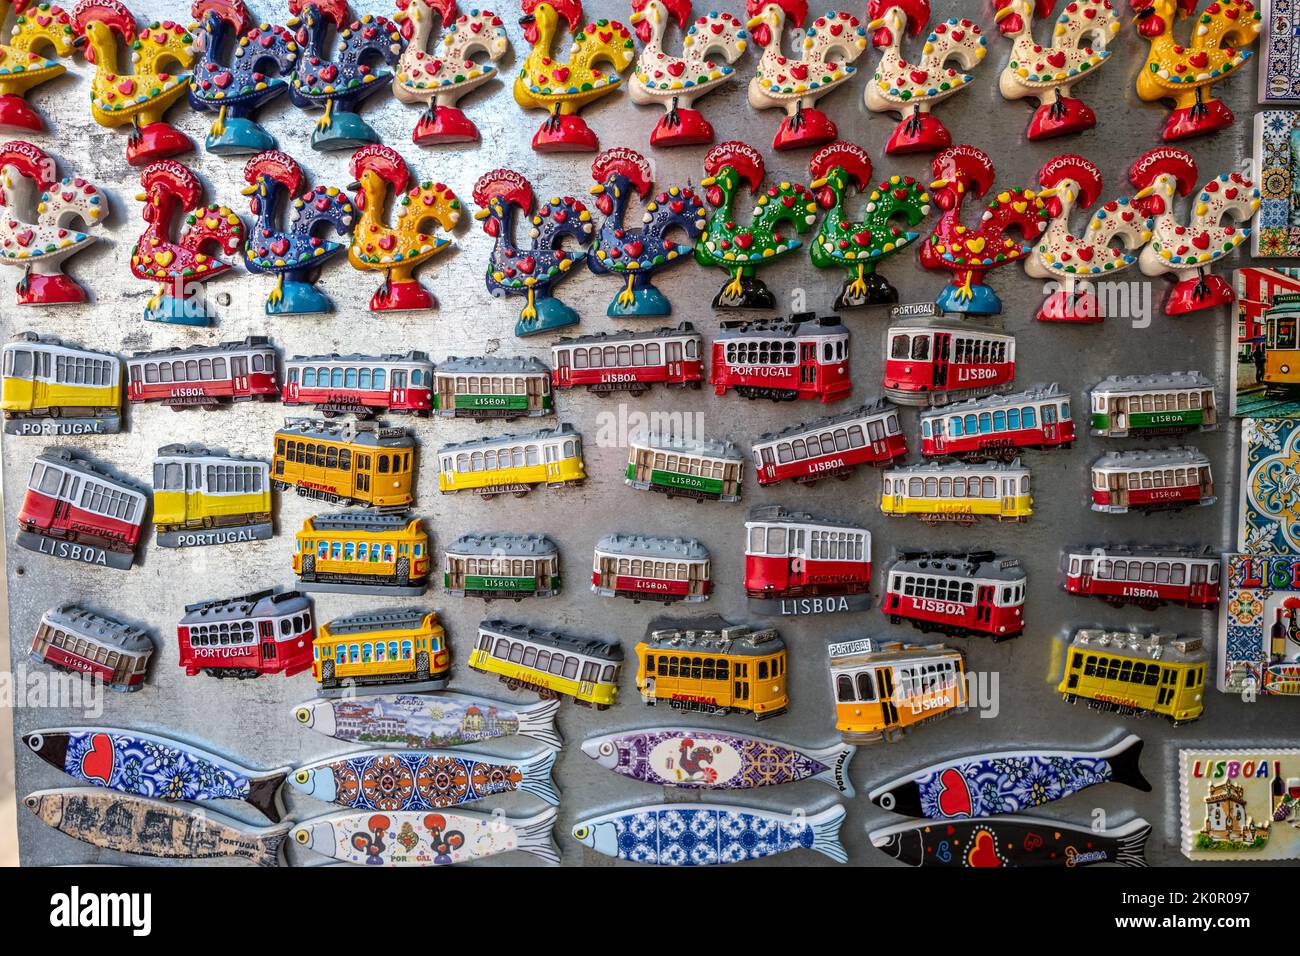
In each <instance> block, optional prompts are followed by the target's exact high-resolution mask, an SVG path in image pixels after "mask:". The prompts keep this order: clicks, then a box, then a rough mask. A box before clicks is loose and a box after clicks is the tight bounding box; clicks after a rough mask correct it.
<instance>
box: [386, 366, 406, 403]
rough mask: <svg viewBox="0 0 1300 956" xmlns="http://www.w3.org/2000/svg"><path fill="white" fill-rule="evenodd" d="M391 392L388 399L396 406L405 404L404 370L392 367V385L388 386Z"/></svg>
mask: <svg viewBox="0 0 1300 956" xmlns="http://www.w3.org/2000/svg"><path fill="white" fill-rule="evenodd" d="M390 388H391V390H392V394H391V396H390V397H389V400H390V401H391V402H392V403H393V404H394V405H397V406H401V405H405V404H406V370H405V369H398V368H395V369H393V378H392V385H391V386H390Z"/></svg>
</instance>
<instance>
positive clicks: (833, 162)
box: [808, 140, 871, 189]
mask: <svg viewBox="0 0 1300 956" xmlns="http://www.w3.org/2000/svg"><path fill="white" fill-rule="evenodd" d="M836 166H838V167H840V168H841V169H843V170H844V171H845V172H846V173H848V174H849V175H850V176H852V177H853V181H854V182H855V183H857V186H858V189H864V188H866V185H867V183H868V182H870V180H871V157H870V156H868V155H867V151H866V150H865V149H863V148H862V147H861V146H858V145H856V144H854V143H846V142H844V141H843V140H837V141H836V142H834V143H831V144H829V145H827V146H823V147H822V148H821V149H819V150H817V152H815V153H813V158H812V159H811V160H809V161H808V175H809V176H811V177H812V178H813V179H821V178H822V177H824V176H825V175H826V174H827V173H829V172H830V171H831V170H832V169H834V168H835V167H836Z"/></svg>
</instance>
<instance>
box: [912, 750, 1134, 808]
mask: <svg viewBox="0 0 1300 956" xmlns="http://www.w3.org/2000/svg"><path fill="white" fill-rule="evenodd" d="M1112 777H1113V769H1112V767H1111V765H1110V762H1109V761H1108V760H1107V759H1106V758H1104V757H1084V756H1063V755H1048V754H1043V755H1033V754H1024V755H1019V754H1005V755H1002V756H998V757H993V758H990V759H988V760H970V761H967V762H965V763H957V764H953V765H951V766H948V767H944V768H942V769H941V770H936V771H934V772H933V773H927V774H922V775H921V776H919V777H917V778H916V784H917V787H918V789H919V791H920V798H921V812H922V815H924V816H925V817H928V818H929V819H932V820H944V819H956V818H961V817H987V816H993V815H994V814H999V813H1018V812H1019V811H1021V810H1027V809H1029V808H1031V807H1039V806H1042V805H1043V804H1045V803H1051V802H1052V801H1053V800H1060V799H1061V798H1062V797H1068V796H1069V795H1070V794H1072V793H1078V792H1079V791H1080V790H1083V789H1085V788H1086V787H1091V786H1094V785H1096V784H1099V783H1105V782H1107V781H1108V780H1110V779H1112Z"/></svg>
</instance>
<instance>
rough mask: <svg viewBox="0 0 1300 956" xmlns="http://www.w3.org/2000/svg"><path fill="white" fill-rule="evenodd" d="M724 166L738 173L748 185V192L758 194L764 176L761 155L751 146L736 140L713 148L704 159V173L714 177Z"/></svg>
mask: <svg viewBox="0 0 1300 956" xmlns="http://www.w3.org/2000/svg"><path fill="white" fill-rule="evenodd" d="M724 166H730V167H731V168H732V169H734V170H735V171H736V172H738V173H739V174H740V175H741V176H742V177H743V178H744V180H745V182H747V183H748V184H749V191H750V192H758V186H759V184H760V183H761V182H762V181H763V174H764V168H763V154H762V153H760V152H759V151H758V150H756V149H755V148H754V147H753V146H750V145H749V144H748V143H742V142H740V140H736V139H733V140H730V141H728V142H726V143H719V144H718V145H717V146H714V147H713V148H712V149H711V150H709V154H708V155H707V156H705V157H704V173H705V175H706V176H716V175H718V173H719V172H721V171H722V168H723V167H724Z"/></svg>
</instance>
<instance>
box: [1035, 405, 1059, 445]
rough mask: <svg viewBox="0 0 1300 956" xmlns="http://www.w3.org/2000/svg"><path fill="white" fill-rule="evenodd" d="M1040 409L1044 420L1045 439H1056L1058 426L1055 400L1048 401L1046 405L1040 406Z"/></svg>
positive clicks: (1051, 440) (1049, 440) (1048, 440)
mask: <svg viewBox="0 0 1300 956" xmlns="http://www.w3.org/2000/svg"><path fill="white" fill-rule="evenodd" d="M1038 410H1039V412H1040V413H1041V416H1042V422H1043V441H1045V442H1054V441H1056V429H1057V427H1058V423H1057V417H1056V404H1055V403H1054V402H1048V403H1047V404H1045V405H1041V406H1039V409H1038Z"/></svg>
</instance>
